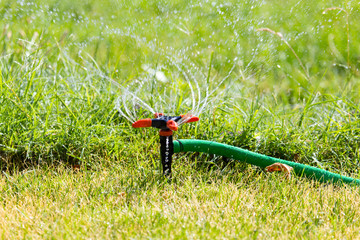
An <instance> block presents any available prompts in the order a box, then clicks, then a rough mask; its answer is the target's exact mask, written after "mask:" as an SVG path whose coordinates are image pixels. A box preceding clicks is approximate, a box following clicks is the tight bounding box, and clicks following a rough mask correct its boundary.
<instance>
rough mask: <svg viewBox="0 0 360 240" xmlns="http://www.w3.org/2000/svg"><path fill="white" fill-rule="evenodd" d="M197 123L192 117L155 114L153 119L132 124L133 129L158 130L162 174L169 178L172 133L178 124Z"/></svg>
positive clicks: (196, 118)
mask: <svg viewBox="0 0 360 240" xmlns="http://www.w3.org/2000/svg"><path fill="white" fill-rule="evenodd" d="M196 121H199V118H198V117H196V116H193V115H188V114H187V115H180V116H165V115H164V114H163V113H155V118H153V119H150V118H146V119H140V120H138V121H136V122H134V123H133V124H132V126H133V127H134V128H143V127H154V128H158V129H160V131H159V135H160V155H161V163H162V167H163V174H164V175H165V176H166V177H169V178H170V177H171V164H172V155H173V154H174V144H173V137H172V135H173V131H177V130H178V127H179V125H180V124H183V123H190V122H196Z"/></svg>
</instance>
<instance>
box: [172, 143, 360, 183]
mask: <svg viewBox="0 0 360 240" xmlns="http://www.w3.org/2000/svg"><path fill="white" fill-rule="evenodd" d="M178 152H203V153H208V154H215V155H219V156H224V157H227V158H232V159H236V160H239V161H242V162H246V163H250V164H252V165H255V166H258V167H261V168H265V167H267V166H269V165H271V164H274V163H282V164H286V165H289V166H290V167H292V168H293V169H294V172H295V174H296V175H298V176H306V177H308V178H312V179H316V180H318V181H321V182H332V183H347V184H354V185H360V180H358V179H354V178H351V177H346V176H342V175H340V174H336V173H332V172H329V171H326V170H322V169H319V168H316V167H311V166H308V165H304V164H300V163H296V162H290V161H286V160H282V159H278V158H273V157H269V156H266V155H263V154H259V153H255V152H251V151H248V150H245V149H241V148H238V147H234V146H230V145H227V144H222V143H217V142H212V141H203V140H188V139H183V140H175V141H174V153H178Z"/></svg>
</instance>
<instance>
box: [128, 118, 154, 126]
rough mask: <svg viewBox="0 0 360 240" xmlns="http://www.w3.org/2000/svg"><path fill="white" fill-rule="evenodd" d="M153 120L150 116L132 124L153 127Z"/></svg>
mask: <svg viewBox="0 0 360 240" xmlns="http://www.w3.org/2000/svg"><path fill="white" fill-rule="evenodd" d="M151 123H152V120H151V119H150V118H145V119H140V120H137V121H136V122H134V123H133V124H132V126H133V128H143V127H151Z"/></svg>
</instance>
